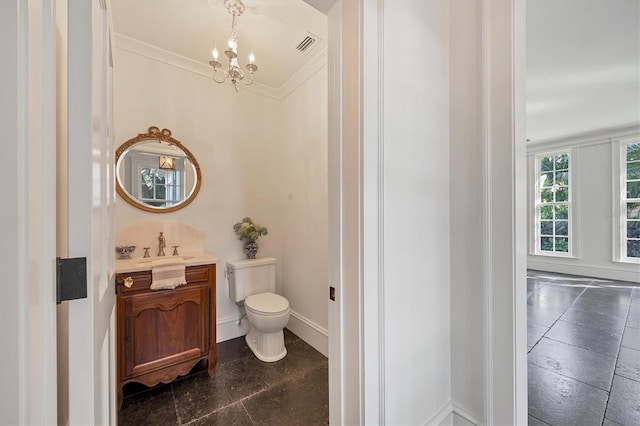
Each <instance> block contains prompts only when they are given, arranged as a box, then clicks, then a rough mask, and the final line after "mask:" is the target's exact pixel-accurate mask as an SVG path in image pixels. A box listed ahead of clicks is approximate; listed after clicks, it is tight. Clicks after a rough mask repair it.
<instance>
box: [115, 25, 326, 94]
mask: <svg viewBox="0 0 640 426" xmlns="http://www.w3.org/2000/svg"><path fill="white" fill-rule="evenodd" d="M114 41H115V43H114V45H115V47H116V49H120V50H123V51H126V52H129V53H133V54H135V55H139V56H142V57H145V58H149V59H152V60H154V61H158V62H162V63H164V64H167V65H171V66H174V67H176V68H180V69H182V70H185V71H189V72H192V73H194V74H198V75H201V76H203V77H206V78H208V79H210V80H211V79H212V77H211V75H212V74H211V67H210V66H209V65H208V64H203V63H201V62H198V61H195V60H193V59H191V58H187V57H186V56H182V55H179V54H177V53H174V52H171V51H168V50H165V49H161V48H159V47H157V46H154V45H151V44H148V43H144V42H142V41H140V40H137V39H134V38H131V37H128V36H125V35H123V34H120V33H115V34H114ZM327 58H328V55H327V48H326V47H325V48H324V49H322V50H321V51H320V52H319V53H318V54H317V55H316V56H315V57H314V58H313V59H312V60H311V61H310V62H308V63H307V64H306V65H305V66H303V67H302V68H301V69H300V70H299V71H298V72H297V73H295V74H294V75H293V76H292V77H291V78H290V79H289V80H287V82H285V83H284V84H283V85H282V86H281V87H280V88H278V89H274V88H272V87H270V86H267V85H265V84H261V83H253V84H252V85H250V86H241V88H242V90H247V91H250V92H253V93H256V94H258V95H262V96H266V97H268V98H271V99H275V100H278V101H281V100H283V99H284V98H286V97H287V96H289V95H290V94H291V93H292V92H293V91H294V90H296V89H297V88H298V87H299V86H300V85H301V84H302V83H304V82H305V81H307V80H308V79H309V78H310V77H312V76H313V75H314V74H315V73H317V72H318V71H319V70H320V69H322V67H323V66H325V65H326V64H327V61H328V59H327ZM228 84H231V83H228Z"/></svg>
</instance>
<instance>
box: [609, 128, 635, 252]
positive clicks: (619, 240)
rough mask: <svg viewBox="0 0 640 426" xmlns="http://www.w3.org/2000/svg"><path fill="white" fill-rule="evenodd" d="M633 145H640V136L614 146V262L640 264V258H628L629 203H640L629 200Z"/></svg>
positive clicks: (624, 140) (621, 141) (626, 139)
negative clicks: (629, 157) (629, 152)
mask: <svg viewBox="0 0 640 426" xmlns="http://www.w3.org/2000/svg"><path fill="white" fill-rule="evenodd" d="M633 144H640V135H639V136H635V137H631V138H625V139H622V140H619V141H616V142H615V143H614V144H613V148H614V153H613V155H612V159H613V163H614V164H613V165H612V168H611V169H612V171H613V175H614V176H613V179H612V181H613V182H615V183H616V185H617V188H614V191H613V193H614V200H613V204H614V208H613V211H614V212H616V214H614V215H612V216H613V218H614V221H613V235H614V236H615V237H614V247H613V256H614V261H617V262H622V263H631V264H640V257H628V256H627V240H628V239H629V238H628V237H627V221H628V218H627V203H628V202H640V197H638V198H632V199H629V198H627V146H628V145H633Z"/></svg>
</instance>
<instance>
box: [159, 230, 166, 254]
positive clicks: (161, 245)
mask: <svg viewBox="0 0 640 426" xmlns="http://www.w3.org/2000/svg"><path fill="white" fill-rule="evenodd" d="M166 246H167V241H166V240H165V239H164V235H163V233H162V232H160V236H159V237H158V256H164V248H165V247H166Z"/></svg>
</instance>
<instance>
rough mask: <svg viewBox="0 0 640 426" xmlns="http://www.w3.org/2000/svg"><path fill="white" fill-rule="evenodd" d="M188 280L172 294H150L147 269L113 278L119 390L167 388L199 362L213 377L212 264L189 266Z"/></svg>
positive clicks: (214, 315) (214, 337)
mask: <svg viewBox="0 0 640 426" xmlns="http://www.w3.org/2000/svg"><path fill="white" fill-rule="evenodd" d="M127 277H131V278H132V279H133V285H132V286H131V287H129V288H127V287H126V286H125V285H124V281H125V278H127ZM186 278H187V284H186V285H183V286H180V287H177V288H175V289H173V290H151V289H150V286H151V271H150V270H149V271H142V272H131V273H119V274H117V275H116V290H117V302H116V303H117V333H118V338H117V352H118V389H120V390H121V389H122V386H123V385H124V384H126V383H129V382H139V383H142V384H144V385H146V386H154V385H156V384H158V383H159V382H162V383H169V382H171V381H173V380H174V379H176V378H177V377H178V376H182V375H185V374H187V373H188V372H189V371H190V370H191V369H192V368H193V367H194V366H195V365H196V364H197V363H198V362H199V361H200V360H202V359H207V360H208V373H209V375H210V376H213V374H214V371H215V365H216V325H215V320H216V300H215V295H216V288H215V279H216V265H215V264H211V265H198V266H189V267H187V268H186Z"/></svg>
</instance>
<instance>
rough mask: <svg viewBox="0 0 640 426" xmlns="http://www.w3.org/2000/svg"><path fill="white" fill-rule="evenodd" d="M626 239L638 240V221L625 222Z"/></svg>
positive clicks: (639, 225)
mask: <svg viewBox="0 0 640 426" xmlns="http://www.w3.org/2000/svg"><path fill="white" fill-rule="evenodd" d="M627 238H640V220H630V221H628V222H627Z"/></svg>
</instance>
